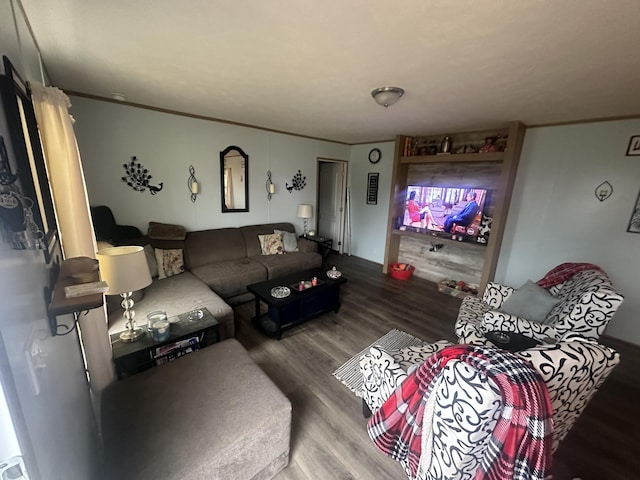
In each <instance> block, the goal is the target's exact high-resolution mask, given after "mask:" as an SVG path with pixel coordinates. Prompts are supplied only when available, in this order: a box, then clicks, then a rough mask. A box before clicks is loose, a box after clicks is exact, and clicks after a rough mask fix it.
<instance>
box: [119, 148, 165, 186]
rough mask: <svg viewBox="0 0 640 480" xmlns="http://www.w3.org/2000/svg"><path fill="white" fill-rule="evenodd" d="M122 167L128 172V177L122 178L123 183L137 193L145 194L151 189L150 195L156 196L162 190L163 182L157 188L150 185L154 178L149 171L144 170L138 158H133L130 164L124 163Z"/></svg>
mask: <svg viewBox="0 0 640 480" xmlns="http://www.w3.org/2000/svg"><path fill="white" fill-rule="evenodd" d="M122 166H123V167H124V171H125V172H126V175H125V176H124V177H122V181H123V182H125V183H126V184H127V185H129V186H130V187H131V188H133V189H134V190H135V191H136V192H144V191H145V190H146V189H149V193H150V194H151V195H155V194H156V193H158V192H159V191H160V190H162V187H163V183H162V182H160V183H159V184H158V186H157V187H156V186H154V185H151V184H149V181H150V180H151V178H152V176H151V174H150V173H149V170H147V169H146V168H144V167H143V166H142V164H141V163H140V162H139V161H138V159H137V158H136V157H131V161H130V162H129V163H123V164H122Z"/></svg>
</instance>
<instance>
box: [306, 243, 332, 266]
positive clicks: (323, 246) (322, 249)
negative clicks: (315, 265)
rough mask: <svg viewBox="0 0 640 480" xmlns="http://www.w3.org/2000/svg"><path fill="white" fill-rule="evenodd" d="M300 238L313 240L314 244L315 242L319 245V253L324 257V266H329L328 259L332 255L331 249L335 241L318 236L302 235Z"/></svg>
mask: <svg viewBox="0 0 640 480" xmlns="http://www.w3.org/2000/svg"><path fill="white" fill-rule="evenodd" d="M300 238H304V239H305V240H311V241H312V242H315V243H316V244H317V245H318V253H319V254H320V255H322V265H323V266H325V267H327V266H329V265H328V263H327V257H328V256H329V253H331V248H332V247H333V239H331V238H326V237H318V236H316V235H314V236H309V235H307V236H305V235H300Z"/></svg>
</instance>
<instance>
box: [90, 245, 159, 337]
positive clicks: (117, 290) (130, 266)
mask: <svg viewBox="0 0 640 480" xmlns="http://www.w3.org/2000/svg"><path fill="white" fill-rule="evenodd" d="M96 257H97V259H98V261H99V262H100V275H101V276H102V280H104V281H105V282H107V285H109V290H108V291H107V292H106V293H105V294H106V295H118V294H119V295H121V296H122V303H121V305H122V308H123V309H124V313H123V316H124V319H125V321H126V326H127V329H126V330H125V331H124V332H122V333H121V334H120V339H121V340H122V341H123V342H134V341H136V340H138V339H139V338H140V337H142V336H143V335H144V333H145V331H144V330H143V329H142V328H136V321H135V316H136V312H135V311H134V310H133V298H131V294H132V293H133V292H135V291H136V290H140V289H142V288H144V287H146V286H147V285H150V284H151V274H150V273H149V265H148V264H147V258H146V256H145V254H144V249H143V248H142V247H135V246H131V247H110V248H104V249H102V250H98V253H97V254H96Z"/></svg>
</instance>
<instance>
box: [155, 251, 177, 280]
mask: <svg viewBox="0 0 640 480" xmlns="http://www.w3.org/2000/svg"><path fill="white" fill-rule="evenodd" d="M156 262H157V263H158V278H167V277H173V276H174V275H178V274H179V273H182V272H184V258H183V254H182V250H180V249H172V250H163V249H161V248H156Z"/></svg>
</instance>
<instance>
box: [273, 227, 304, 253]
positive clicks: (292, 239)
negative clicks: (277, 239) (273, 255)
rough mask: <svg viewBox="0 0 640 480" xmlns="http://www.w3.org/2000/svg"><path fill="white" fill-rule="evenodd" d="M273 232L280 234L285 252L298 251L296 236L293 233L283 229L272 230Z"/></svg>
mask: <svg viewBox="0 0 640 480" xmlns="http://www.w3.org/2000/svg"><path fill="white" fill-rule="evenodd" d="M273 233H277V234H280V235H282V243H283V244H284V251H285V252H297V251H298V237H296V234H295V233H291V232H287V231H285V230H274V231H273Z"/></svg>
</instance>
